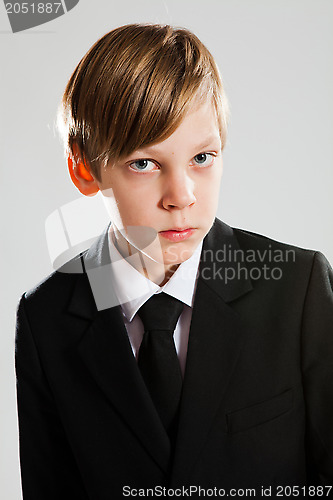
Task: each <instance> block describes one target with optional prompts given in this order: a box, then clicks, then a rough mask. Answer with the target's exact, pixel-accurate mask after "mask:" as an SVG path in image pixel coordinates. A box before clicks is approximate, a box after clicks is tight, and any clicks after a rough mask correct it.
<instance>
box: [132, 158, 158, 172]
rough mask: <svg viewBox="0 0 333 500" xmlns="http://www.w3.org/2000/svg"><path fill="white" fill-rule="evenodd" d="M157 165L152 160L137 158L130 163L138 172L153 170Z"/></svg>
mask: <svg viewBox="0 0 333 500" xmlns="http://www.w3.org/2000/svg"><path fill="white" fill-rule="evenodd" d="M155 166H156V165H155V163H154V162H153V161H151V160H136V161H133V162H132V163H131V164H130V167H131V168H132V169H133V170H135V171H136V172H151V171H152V170H153V168H154V167H155Z"/></svg>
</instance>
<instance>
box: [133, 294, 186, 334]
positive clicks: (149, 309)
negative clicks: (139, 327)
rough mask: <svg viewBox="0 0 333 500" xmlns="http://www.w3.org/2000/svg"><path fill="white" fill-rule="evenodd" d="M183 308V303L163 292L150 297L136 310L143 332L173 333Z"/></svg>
mask: <svg viewBox="0 0 333 500" xmlns="http://www.w3.org/2000/svg"><path fill="white" fill-rule="evenodd" d="M183 308H184V304H183V302H181V301H180V300H178V299H175V297H171V295H168V294H166V293H164V292H162V293H157V294H155V295H153V296H152V297H150V299H149V300H147V302H145V303H144V304H143V305H142V306H141V307H140V309H139V310H138V315H139V316H140V318H141V320H142V323H143V326H144V329H145V331H151V330H170V331H172V332H173V331H174V329H175V328H176V324H177V321H178V318H179V316H180V314H181V312H182V310H183Z"/></svg>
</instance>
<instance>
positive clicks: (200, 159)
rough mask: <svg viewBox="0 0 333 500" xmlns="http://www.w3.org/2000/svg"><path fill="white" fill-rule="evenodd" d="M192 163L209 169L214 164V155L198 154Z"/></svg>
mask: <svg viewBox="0 0 333 500" xmlns="http://www.w3.org/2000/svg"><path fill="white" fill-rule="evenodd" d="M192 161H193V162H194V165H200V166H202V167H209V166H210V165H212V164H213V162H214V155H213V154H211V153H199V154H198V155H195V157H194V158H193V160H192ZM192 164H193V163H192Z"/></svg>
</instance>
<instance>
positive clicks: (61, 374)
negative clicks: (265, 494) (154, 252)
mask: <svg viewBox="0 0 333 500" xmlns="http://www.w3.org/2000/svg"><path fill="white" fill-rule="evenodd" d="M288 252H289V253H288ZM108 259H109V253H108V247H107V232H105V233H104V234H103V235H102V236H101V237H100V238H99V239H98V240H97V241H96V243H95V244H94V245H93V247H91V248H90V249H89V250H88V251H87V252H85V253H84V254H83V255H81V256H80V257H78V258H76V259H74V260H73V261H71V263H70V264H69V265H68V266H67V267H66V266H65V267H64V268H63V269H61V270H60V271H57V272H55V273H53V274H52V275H51V276H50V277H48V278H47V279H46V280H45V281H44V282H42V283H41V284H40V285H38V286H37V287H36V288H35V289H33V290H32V291H30V292H29V293H26V294H25V295H24V296H23V297H22V299H21V302H20V305H19V308H18V321H17V337H16V372H17V382H18V384H17V396H18V414H19V436H20V459H21V473H22V484H23V493H24V500H53V499H54V500H55V499H57V500H59V499H62V500H64V499H71V500H74V499H78V500H81V499H82V500H83V499H84V500H87V499H89V500H110V499H113V498H116V499H117V498H123V487H124V486H127V487H131V488H149V487H151V488H153V487H156V486H161V487H162V486H166V487H168V488H175V489H176V488H185V493H184V490H183V492H182V494H183V496H186V495H187V493H188V492H189V490H186V488H189V487H190V486H192V487H193V489H192V490H191V492H192V498H195V497H196V494H195V490H194V487H195V486H197V487H199V486H200V487H201V488H215V487H216V488H223V489H224V490H225V492H227V493H228V492H229V491H230V489H231V488H234V489H235V490H236V489H237V490H238V489H239V488H243V489H247V488H256V492H257V496H260V490H261V488H262V487H263V486H264V487H265V488H266V487H271V488H272V490H271V497H273V498H275V495H276V494H277V488H278V487H279V486H283V487H285V486H288V485H291V486H293V485H294V486H296V488H301V487H304V489H303V490H302V491H301V495H300V497H306V495H307V489H306V488H307V486H306V485H311V484H312V485H324V486H328V485H333V294H332V284H333V274H332V269H331V268H330V265H329V264H328V262H327V260H326V259H325V257H324V256H323V255H322V254H321V253H319V252H315V251H311V250H304V249H299V248H297V247H292V246H289V245H285V244H282V243H279V242H276V241H273V240H271V239H268V238H266V237H263V236H260V235H257V234H253V233H250V232H247V231H243V230H240V229H232V228H231V227H229V226H228V225H226V224H224V223H223V222H221V221H220V220H218V219H215V222H214V224H213V226H212V228H211V230H210V231H209V233H208V234H207V236H206V237H205V239H204V244H203V250H202V255H201V262H200V274H199V277H198V282H197V289H196V295H195V301H194V307H193V315H192V322H191V326H190V334H189V344H188V354H187V363H186V371H185V376H184V384H183V394H182V400H181V408H180V418H179V431H178V437H177V442H176V449H175V455H174V457H171V458H170V443H169V441H168V437H167V435H166V433H165V431H164V429H163V426H162V424H161V422H160V420H159V417H158V415H157V413H156V410H155V408H154V406H153V403H152V401H151V399H150V396H149V393H148V391H147V389H146V387H145V384H144V382H143V379H142V377H141V375H140V372H139V369H138V366H137V363H136V360H135V358H134V356H133V354H132V350H131V346H130V343H129V339H128V337H127V334H126V329H125V326H124V323H123V320H122V314H121V310H120V306H119V305H115V306H114V307H107V305H106V306H105V307H98V308H97V307H96V303H97V301H95V300H94V294H95V297H96V293H97V294H98V293H99V297H101V296H103V294H104V293H105V294H106V295H107V296H108V297H111V296H112V293H113V292H112V286H111V285H112V283H111V280H110V279H109V277H108V278H107V279H106V280H105V279H104V278H103V276H105V274H106V273H104V272H103V269H105V268H104V266H105V264H106V263H107V262H108ZM264 266H265V268H266V272H265V273H264ZM94 269H95V270H96V269H97V270H99V271H100V270H102V272H99V271H98V272H97V276H98V279H95V284H93V283H92V282H93V279H90V281H89V271H90V272H91V270H94ZM258 270H259V271H258ZM103 279H104V281H103ZM96 282H98V283H99V285H100V289H99V292H96V290H95V291H94V290H93V289H94V288H95V289H96ZM101 290H102V293H101ZM112 300H113V299H112ZM112 300H111V302H112ZM106 302H107V301H106ZM99 309H100V310H99ZM126 491H128V490H126ZM179 491H180V490H179ZM179 491H178V492H179ZM326 493H328V488H327V490H326ZM228 494H229V493H228ZM237 495H238V494H235V493H234V496H236V497H238V496H237ZM201 496H202V495H201ZM240 496H242V495H241V494H240V495H239V497H240ZM324 496H325V492H324Z"/></svg>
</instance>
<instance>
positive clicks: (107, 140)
mask: <svg viewBox="0 0 333 500" xmlns="http://www.w3.org/2000/svg"><path fill="white" fill-rule="evenodd" d="M62 105H63V106H62V117H63V122H64V125H65V128H64V130H65V137H66V143H67V150H68V152H69V158H68V164H69V170H70V175H71V178H72V180H73V182H74V184H75V185H76V186H77V187H78V189H79V190H80V191H81V192H82V193H83V194H85V195H90V194H95V193H96V192H97V191H98V190H100V191H101V192H102V194H103V195H104V197H105V199H107V201H108V205H109V207H110V215H111V220H112V222H113V225H114V227H115V229H116V233H117V234H116V236H117V243H118V248H119V249H120V250H121V253H122V254H123V256H125V255H124V254H126V249H127V247H128V243H130V244H131V245H132V246H133V247H134V249H135V248H139V249H141V250H142V249H143V248H144V249H145V251H144V252H143V253H146V255H148V256H149V257H150V258H151V259H152V260H153V261H155V262H160V263H163V264H164V266H165V270H172V268H174V266H175V264H180V263H181V262H183V261H184V260H187V259H188V258H189V257H190V256H191V255H192V254H193V252H194V250H195V248H196V247H197V246H198V244H199V242H200V241H201V240H202V239H203V238H204V236H205V235H206V234H207V232H208V231H209V229H210V227H211V225H212V223H213V220H214V217H215V214H216V209H217V202H218V194H219V185H220V179H221V175H222V156H221V152H222V149H223V147H224V145H225V142H226V131H227V120H228V105H227V101H226V97H225V95H224V91H223V87H222V83H221V79H220V75H219V71H218V69H217V66H216V64H215V62H214V59H213V57H212V55H211V54H210V52H209V51H208V50H207V49H206V47H205V46H204V45H203V44H202V43H201V42H200V40H199V39H198V38H197V37H196V36H195V35H194V34H192V33H191V32H189V31H188V30H186V29H175V28H172V27H171V26H160V25H138V24H131V25H127V26H122V27H120V28H117V29H115V30H113V31H111V32H110V33H108V34H106V35H105V36H104V37H103V38H101V39H100V40H99V41H98V42H96V44H95V45H94V46H93V47H92V48H91V49H90V50H89V51H88V53H87V54H86V55H85V56H84V57H83V59H82V60H81V61H80V63H79V64H78V66H77V68H76V69H75V71H74V73H73V75H72V77H71V78H70V80H69V82H68V85H67V87H66V90H65V93H64V96H63V101H62ZM133 228H134V232H133V231H132V234H130V229H131V230H133ZM137 228H139V231H137V230H136V229H137ZM188 228H190V229H191V231H181V230H183V229H188ZM149 229H153V231H155V233H154V235H153V237H151V232H149ZM147 230H148V233H147ZM133 235H134V236H133ZM147 235H148V240H149V243H151V242H153V243H152V244H151V245H148V249H147V244H142V242H147ZM156 236H158V237H157V238H156ZM154 238H155V239H154ZM153 240H154V241H153ZM131 245H130V246H131ZM131 250H133V248H130V251H131Z"/></svg>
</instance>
